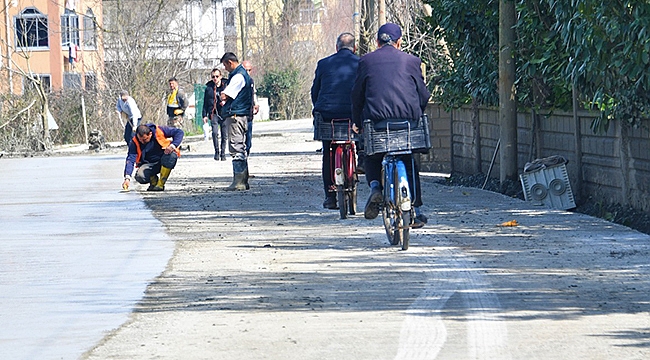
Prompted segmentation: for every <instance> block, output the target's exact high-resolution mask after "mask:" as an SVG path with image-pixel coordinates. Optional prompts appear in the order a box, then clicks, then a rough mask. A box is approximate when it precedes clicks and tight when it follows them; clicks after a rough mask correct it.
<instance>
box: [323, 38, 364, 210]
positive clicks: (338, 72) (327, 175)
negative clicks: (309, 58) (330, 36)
mask: <svg viewBox="0 0 650 360" xmlns="http://www.w3.org/2000/svg"><path fill="white" fill-rule="evenodd" d="M356 50H357V49H356V45H355V39H354V35H352V34H350V33H343V34H341V35H339V37H338V38H337V39H336V53H335V54H333V55H330V56H328V57H326V58H324V59H321V60H320V61H318V65H317V66H316V75H315V76H314V83H313V84H312V86H311V102H312V104H313V105H314V121H321V120H322V121H327V122H329V121H331V120H332V119H346V118H348V119H351V118H352V112H351V109H352V107H351V106H352V103H351V101H350V91H351V90H352V84H353V82H354V77H355V76H356V73H357V67H358V64H359V57H358V56H357V55H355V54H354V53H355V51H356ZM321 117H322V119H321ZM330 143H331V141H323V164H322V176H323V188H324V190H325V202H323V207H324V208H326V209H337V208H338V204H337V202H336V193H335V192H332V168H331V166H330V151H329V148H330Z"/></svg>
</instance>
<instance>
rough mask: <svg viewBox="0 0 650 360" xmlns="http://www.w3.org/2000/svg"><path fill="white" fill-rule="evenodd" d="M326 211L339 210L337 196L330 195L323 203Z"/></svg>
mask: <svg viewBox="0 0 650 360" xmlns="http://www.w3.org/2000/svg"><path fill="white" fill-rule="evenodd" d="M323 207H324V208H325V209H330V210H337V209H338V208H339V204H338V201H336V194H328V195H327V197H326V198H325V201H324V202H323Z"/></svg>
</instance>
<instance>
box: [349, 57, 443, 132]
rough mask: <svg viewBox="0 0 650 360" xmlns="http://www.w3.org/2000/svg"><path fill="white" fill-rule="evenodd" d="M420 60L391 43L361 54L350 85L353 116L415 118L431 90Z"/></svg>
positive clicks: (357, 120)
mask: <svg viewBox="0 0 650 360" xmlns="http://www.w3.org/2000/svg"><path fill="white" fill-rule="evenodd" d="M420 64H421V61H420V59H419V58H417V57H415V56H413V55H410V54H407V53H405V52H403V51H401V50H399V49H396V48H395V47H393V46H391V45H385V46H383V47H381V48H379V49H377V50H375V51H373V52H371V53H369V54H366V55H364V56H363V57H361V60H360V61H359V69H358V71H357V76H356V79H355V81H354V86H353V87H352V94H351V96H352V120H354V122H355V124H357V126H358V127H361V126H362V123H363V120H365V119H370V120H372V121H374V122H379V121H381V120H391V119H395V120H407V119H408V120H417V119H419V118H420V117H421V116H422V114H423V112H424V109H425V108H426V106H427V102H428V101H429V97H430V96H431V94H430V93H429V90H427V87H426V85H425V83H424V78H423V77H422V70H421V69H420Z"/></svg>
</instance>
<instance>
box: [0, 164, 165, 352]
mask: <svg viewBox="0 0 650 360" xmlns="http://www.w3.org/2000/svg"><path fill="white" fill-rule="evenodd" d="M123 167H124V155H101V156H72V157H41V158H14V159H7V158H3V159H0V173H2V177H0V226H1V227H2V231H0V249H1V250H0V294H1V295H0V359H11V360H17V359H25V360H32V359H41V360H47V359H78V358H79V357H80V356H81V354H83V353H84V352H85V351H87V350H88V348H89V347H92V346H93V344H95V343H97V342H98V341H100V340H101V339H102V338H103V337H104V336H105V335H106V334H107V333H108V332H109V331H111V330H113V329H115V328H117V327H119V326H120V325H121V324H122V323H124V322H125V321H126V320H127V319H128V316H129V314H130V313H131V310H132V308H133V306H134V305H135V304H136V303H137V302H138V301H139V300H140V299H141V298H142V296H143V294H144V290H145V289H146V286H147V285H148V283H149V282H150V281H152V280H153V278H155V277H156V276H157V275H159V274H160V272H161V271H163V270H164V268H165V265H166V263H167V261H168V260H169V258H170V257H171V255H172V253H173V250H174V243H173V241H172V240H171V239H170V238H169V237H168V236H167V235H166V234H165V233H164V231H163V227H162V224H161V223H160V222H159V221H158V220H156V219H155V218H154V217H153V216H152V214H151V211H150V210H149V209H147V208H146V206H145V205H144V203H143V202H142V200H141V197H140V196H139V195H138V194H137V193H127V194H122V193H119V191H118V189H119V188H118V186H119V184H120V180H119V173H120V172H121V171H122V169H123ZM136 226H137V227H138V228H139V229H142V230H143V231H142V233H140V234H136V233H135V232H134V230H133V229H134V228H135V227H136Z"/></svg>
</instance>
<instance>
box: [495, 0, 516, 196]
mask: <svg viewBox="0 0 650 360" xmlns="http://www.w3.org/2000/svg"><path fill="white" fill-rule="evenodd" d="M515 20H516V19H515V3H514V1H513V0H499V127H500V132H499V138H500V140H501V151H500V155H499V161H500V164H499V169H500V174H499V175H500V182H501V190H505V189H504V186H505V182H506V181H507V180H511V181H515V182H516V181H517V99H516V91H515V90H516V89H515V70H516V67H515V59H514V50H515V30H514V26H515Z"/></svg>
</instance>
